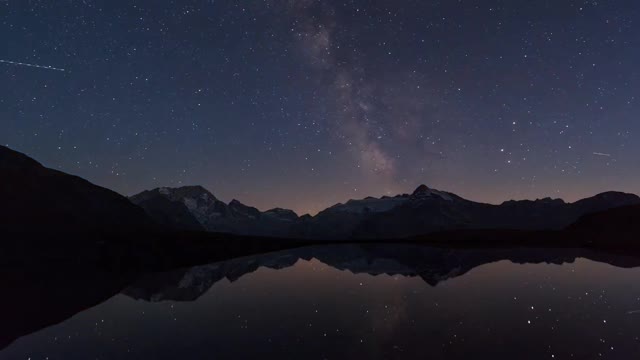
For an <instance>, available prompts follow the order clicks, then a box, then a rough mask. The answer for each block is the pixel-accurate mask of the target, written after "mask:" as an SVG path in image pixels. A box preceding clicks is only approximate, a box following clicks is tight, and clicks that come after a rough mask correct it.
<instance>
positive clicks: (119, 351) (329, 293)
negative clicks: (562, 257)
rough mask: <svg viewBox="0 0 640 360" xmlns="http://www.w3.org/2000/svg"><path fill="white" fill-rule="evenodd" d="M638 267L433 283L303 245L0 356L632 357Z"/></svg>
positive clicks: (524, 272) (88, 316) (522, 268)
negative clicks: (347, 263)
mask: <svg viewBox="0 0 640 360" xmlns="http://www.w3.org/2000/svg"><path fill="white" fill-rule="evenodd" d="M455 270H456V269H453V273H455ZM639 276H640V268H619V267H615V266H612V265H609V264H605V263H599V262H594V261H591V260H586V259H582V258H579V259H577V260H576V261H575V262H573V263H564V264H562V265H557V264H514V263H512V262H510V261H506V260H502V261H498V262H494V263H488V264H485V265H481V266H478V267H475V268H473V269H472V270H470V271H468V272H466V273H464V274H462V275H460V276H457V275H456V276H450V277H449V278H448V279H446V280H443V281H441V282H439V283H438V284H437V285H436V286H432V285H429V284H428V283H427V282H426V281H425V280H423V278H421V277H419V276H403V275H386V274H381V275H376V276H374V275H370V274H368V273H353V272H352V271H349V270H339V269H337V268H335V267H334V266H330V265H327V264H325V263H323V262H321V261H319V260H317V259H314V258H312V259H308V260H305V259H302V258H301V259H298V260H297V261H296V262H295V265H293V266H287V267H284V268H281V269H273V268H265V267H260V268H258V269H257V270H256V271H253V272H249V273H247V274H245V275H243V276H240V277H239V278H237V279H234V281H230V280H228V279H226V278H223V279H222V280H220V281H217V282H215V283H214V284H213V285H211V287H209V288H208V289H204V293H203V294H202V295H201V296H198V297H196V299H195V300H193V301H177V300H166V299H159V298H157V295H156V299H155V301H146V300H141V299H138V300H136V299H134V298H133V297H132V296H130V295H126V294H128V293H130V292H131V291H130V290H127V291H125V292H123V293H122V294H118V295H116V296H114V297H113V298H111V299H109V300H108V301H106V302H104V303H102V304H100V305H98V306H96V307H94V308H91V309H88V310H86V311H83V312H80V313H78V314H76V315H75V316H73V317H72V318H70V319H68V320H66V321H64V322H63V323H60V324H58V325H54V326H51V327H48V328H46V329H43V330H40V331H38V332H36V333H33V334H31V335H28V336H24V337H22V338H19V339H18V340H16V341H15V342H14V343H13V344H11V345H10V346H8V347H7V348H5V349H4V350H3V351H2V352H0V359H28V358H30V359H34V360H35V359H47V358H48V359H178V358H180V359H205V358H206V359H209V358H224V359H226V358H237V359H248V358H302V357H306V358H310V359H336V358H338V359H341V358H374V359H397V358H407V359H425V358H428V359H468V358H469V356H471V355H473V356H482V357H483V358H493V359H545V358H549V359H551V358H554V359H596V358H606V359H630V358H635V357H637V356H638V355H640V285H638V281H637V279H638V278H639ZM176 285H177V286H178V287H180V286H181V287H189V286H198V284H194V283H193V282H191V283H190V282H189V281H185V279H181V280H179V281H178V282H177V283H176ZM200 290H203V289H200ZM43 301H46V299H43Z"/></svg>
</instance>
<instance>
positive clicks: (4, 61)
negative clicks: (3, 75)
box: [0, 59, 66, 72]
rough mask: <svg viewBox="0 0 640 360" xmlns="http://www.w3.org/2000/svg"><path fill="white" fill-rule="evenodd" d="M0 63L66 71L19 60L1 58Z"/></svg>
mask: <svg viewBox="0 0 640 360" xmlns="http://www.w3.org/2000/svg"><path fill="white" fill-rule="evenodd" d="M0 63H5V64H11V65H19V66H28V67H34V68H39V69H47V70H55V71H63V72H64V71H66V70H65V69H59V68H54V67H53V66H43V65H36V64H27V63H21V62H17V61H9V60H2V59H0Z"/></svg>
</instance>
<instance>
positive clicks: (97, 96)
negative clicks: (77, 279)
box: [0, 0, 640, 214]
mask: <svg viewBox="0 0 640 360" xmlns="http://www.w3.org/2000/svg"><path fill="white" fill-rule="evenodd" d="M639 25H640V3H639V2H637V1H632V0H629V1H626V0H619V1H606V0H602V1H570V0H541V1H530V0H508V1H507V0H503V1H498V0H475V1H472V0H451V1H431V0H398V1H388V0H367V1H365V0H350V1H319V0H264V1H258V0H256V1H231V0H175V1H163V2H158V1H153V0H127V1H120V0H110V1H106V0H104V1H98V0H60V1H49V0H46V1H45V0H42V1H39V0H2V1H0V42H1V43H2V44H4V46H2V47H1V48H0V60H3V61H4V62H0V84H2V85H0V125H1V126H0V143H1V144H4V145H8V146H9V147H11V148H13V149H15V150H18V151H21V152H25V153H27V154H28V155H30V156H32V157H34V158H36V159H37V160H39V161H41V162H42V163H43V164H45V165H46V166H49V167H52V168H56V169H59V170H62V171H65V172H69V173H72V174H75V175H79V176H82V177H84V178H86V179H88V180H90V181H92V182H94V183H96V184H99V185H102V186H105V187H109V188H111V189H113V190H115V191H118V192H120V193H122V194H124V195H132V194H135V193H137V192H139V191H142V190H145V189H150V188H155V187H158V186H182V185H193V184H200V185H203V186H205V187H206V188H208V189H209V190H211V191H212V192H213V193H214V194H215V195H216V196H217V197H218V198H220V199H221V200H224V201H230V200H231V199H233V198H236V199H238V200H240V201H242V202H244V203H246V204H250V205H253V206H256V207H258V208H260V209H262V210H266V209H268V208H272V207H275V206H280V207H286V208H291V209H293V210H295V211H297V212H298V213H301V214H303V213H307V212H310V213H315V212H317V211H319V210H321V209H323V208H325V207H327V206H329V205H332V204H334V203H337V202H344V201H345V200H347V199H349V198H363V197H365V196H369V195H373V196H380V195H395V194H398V193H406V192H411V191H412V190H413V189H414V188H415V187H417V186H418V185H419V184H421V183H425V184H427V185H429V186H431V187H434V188H437V189H441V190H447V191H452V192H455V193H457V194H458V195H461V196H463V197H466V198H469V199H472V200H477V201H485V202H491V203H500V202H502V201H503V200H507V199H522V198H541V197H547V196H551V197H561V198H564V199H566V200H570V201H572V200H576V199H578V198H581V197H585V196H590V195H594V194H595V193H597V192H601V191H606V190H622V191H628V192H635V193H637V192H640V166H638V165H639V164H640V160H638V158H639V157H640V142H639V141H637V140H636V139H638V134H639V133H640V120H639V119H638V114H639V111H638V106H639V104H638V99H636V97H637V96H638V90H640V70H639V69H638V64H640V26H639ZM7 61H9V62H14V63H9V62H7ZM17 63H22V65H21V64H17ZM26 64H31V65H38V66H44V67H47V66H48V67H52V68H39V67H33V66H27V65H26ZM634 140H635V141H634Z"/></svg>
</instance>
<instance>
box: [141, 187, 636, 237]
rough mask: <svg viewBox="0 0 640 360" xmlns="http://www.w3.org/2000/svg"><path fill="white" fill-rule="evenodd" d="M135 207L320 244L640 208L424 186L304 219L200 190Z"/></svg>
mask: <svg viewBox="0 0 640 360" xmlns="http://www.w3.org/2000/svg"><path fill="white" fill-rule="evenodd" d="M130 200H131V201H132V202H133V203H134V204H137V205H139V206H140V207H142V208H143V209H145V211H147V213H148V214H149V215H150V216H151V217H152V218H153V219H154V220H155V221H156V222H158V223H160V224H162V225H164V226H166V227H168V228H172V229H175V230H206V231H212V232H227V233H234V234H240V235H253V236H270V237H288V238H300V239H314V240H348V239H356V240H367V239H399V238H409V237H415V236H420V235H425V234H430V233H434V232H443V231H452V230H479V229H510V230H560V229H564V228H566V227H568V226H569V225H571V224H573V223H574V222H576V221H577V220H578V219H580V218H581V217H582V216H583V215H587V214H591V213H595V212H600V211H604V210H608V209H613V208H618V207H623V206H629V205H639V204H640V197H638V196H636V195H633V194H627V193H621V192H606V193H602V194H598V195H596V196H593V197H590V198H586V199H582V200H579V201H576V202H573V203H567V202H564V201H563V200H560V199H550V198H547V199H541V200H534V201H530V200H523V201H507V202H504V203H502V204H500V205H492V204H484V203H479V202H474V201H471V200H467V199H464V198H462V197H460V196H458V195H455V194H453V193H449V192H445V191H439V190H435V189H431V188H429V187H427V186H425V185H420V186H419V187H418V188H417V189H416V190H415V191H414V192H413V193H412V194H401V195H397V196H393V197H388V196H385V197H381V198H374V197H367V198H365V199H361V200H349V201H347V202H346V203H344V204H336V205H334V206H331V207H329V208H328V209H326V210H323V211H321V212H320V213H318V214H317V215H315V216H310V215H304V216H300V217H299V216H298V215H296V214H295V213H294V212H293V211H291V210H285V209H279V208H277V209H272V210H269V211H265V212H261V211H259V210H258V209H256V208H254V207H251V206H247V205H244V204H242V203H240V202H239V201H237V200H233V201H231V202H230V203H229V204H225V203H224V202H222V201H220V200H218V199H217V198H216V197H215V196H214V195H213V194H212V193H211V192H209V191H208V190H206V189H205V188H203V187H201V186H188V187H181V188H158V189H154V190H151V191H144V192H142V193H140V194H138V195H135V196H132V197H131V198H130Z"/></svg>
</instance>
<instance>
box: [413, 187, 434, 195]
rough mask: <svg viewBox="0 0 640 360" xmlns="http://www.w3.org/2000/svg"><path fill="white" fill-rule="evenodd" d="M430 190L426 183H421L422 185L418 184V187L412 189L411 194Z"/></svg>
mask: <svg viewBox="0 0 640 360" xmlns="http://www.w3.org/2000/svg"><path fill="white" fill-rule="evenodd" d="M430 192H431V189H430V188H429V187H428V186H427V185H425V184H422V185H420V186H418V188H416V189H415V190H414V191H413V195H418V194H425V193H430Z"/></svg>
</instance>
